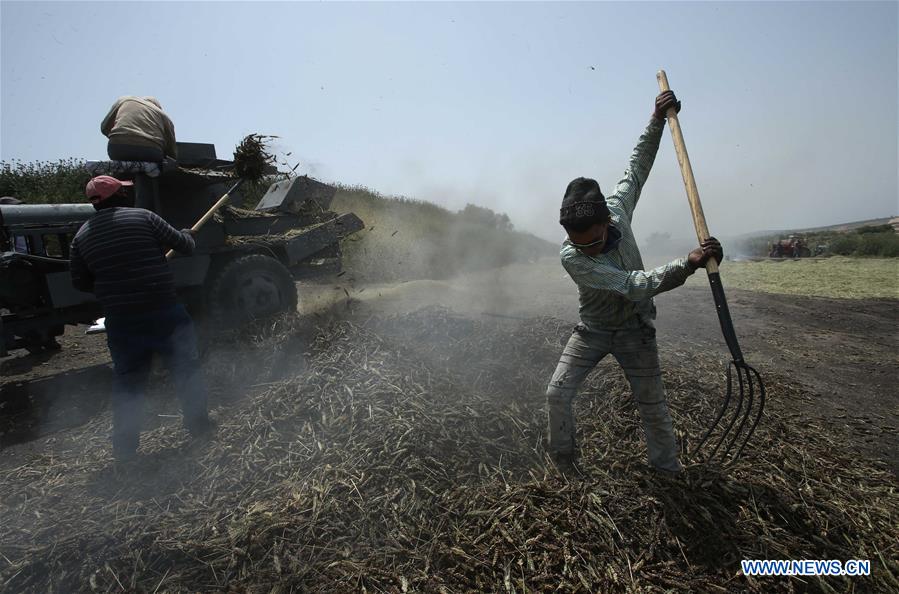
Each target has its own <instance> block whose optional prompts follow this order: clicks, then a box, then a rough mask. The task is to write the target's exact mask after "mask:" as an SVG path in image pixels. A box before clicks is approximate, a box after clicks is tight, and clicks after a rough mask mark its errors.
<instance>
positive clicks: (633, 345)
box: [546, 324, 682, 472]
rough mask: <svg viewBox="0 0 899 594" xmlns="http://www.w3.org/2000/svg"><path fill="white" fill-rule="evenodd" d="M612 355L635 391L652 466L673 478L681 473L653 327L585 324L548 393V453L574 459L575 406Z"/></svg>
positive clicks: (574, 337) (573, 336)
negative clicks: (599, 365)
mask: <svg viewBox="0 0 899 594" xmlns="http://www.w3.org/2000/svg"><path fill="white" fill-rule="evenodd" d="M609 353H611V354H612V356H613V357H615V359H617V360H618V363H619V364H620V365H621V367H622V369H624V374H625V375H626V376H627V380H628V382H629V383H630V385H631V390H632V391H633V394H634V400H635V401H636V403H637V410H638V411H639V413H640V418H641V420H642V421H643V431H644V433H645V435H646V446H647V450H648V451H649V463H650V464H652V465H653V466H655V467H656V468H661V469H663V470H668V471H672V472H677V471H679V470H681V469H682V466H681V464H680V462H679V461H678V459H677V443H676V441H675V438H674V429H673V428H672V425H671V417H670V416H669V414H668V404H667V402H666V399H665V388H664V387H663V386H662V370H661V368H660V367H659V353H658V350H657V348H656V338H655V328H652V327H642V328H634V329H625V330H614V331H612V330H593V329H590V328H587V326H585V325H584V324H578V325H577V326H576V327H575V329H574V332H572V334H571V338H569V339H568V344H566V345H565V350H563V351H562V356H561V357H560V358H559V364H558V365H557V366H556V370H555V372H554V373H553V376H552V379H551V380H550V382H549V387H548V388H547V389H546V401H547V408H548V411H547V417H548V419H547V420H548V425H549V427H548V429H549V443H548V448H547V449H548V451H549V452H550V453H552V454H563V455H570V454H573V453H574V412H573V409H572V402H573V401H574V397H575V395H576V394H577V389H578V387H579V386H580V385H581V384H582V383H583V381H584V380H585V379H586V377H587V374H588V373H590V371H591V370H592V369H593V368H594V367H596V364H597V363H599V362H600V361H601V360H602V359H603V358H604V357H605V356H606V355H608V354H609Z"/></svg>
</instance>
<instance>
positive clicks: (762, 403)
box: [732, 365, 765, 460]
mask: <svg viewBox="0 0 899 594" xmlns="http://www.w3.org/2000/svg"><path fill="white" fill-rule="evenodd" d="M746 369H747V372H746V375H747V376H748V375H749V372H750V371H751V372H752V373H754V374H755V377H756V379H757V380H758V384H759V410H758V412H757V413H756V414H755V420H754V421H753V422H752V425H751V426H750V427H749V431H747V432H746V437H745V438H744V439H743V443H742V444H740V449H738V450H737V452H736V453H735V454H734V456H733V458H732V460H736V459H737V458H739V457H740V454H741V453H743V448H745V447H746V444H747V443H749V438H750V437H752V434H753V433H754V432H755V428H756V426H757V425H758V424H759V421H760V420H761V419H762V411H764V410H765V384H764V382H762V376H760V375H759V372H758V371H756V370H755V369H754V368H752V367H749V366H748V365H747V366H746ZM748 414H749V412H748V411H747V415H748Z"/></svg>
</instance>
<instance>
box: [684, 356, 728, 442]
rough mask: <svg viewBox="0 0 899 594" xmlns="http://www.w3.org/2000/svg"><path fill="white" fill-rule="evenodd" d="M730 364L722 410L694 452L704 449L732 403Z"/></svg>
mask: <svg viewBox="0 0 899 594" xmlns="http://www.w3.org/2000/svg"><path fill="white" fill-rule="evenodd" d="M730 367H731V366H730V365H728V366H727V395H726V396H725V397H724V402H723V403H722V404H721V410H719V411H718V416H716V417H715V420H714V421H712V424H711V425H709V428H708V429H707V430H706V432H705V434H704V435H703V436H702V439H700V440H699V444H697V446H696V447H695V448H693V453H694V454H696V453H698V452H699V450H701V449H702V446H703V444H705V442H706V441H708V439H709V437H711V436H712V432H714V431H715V428H716V427H717V426H718V423H720V422H721V419H722V418H723V417H724V413H725V412H726V411H727V407H728V405H729V404H730V395H731V371H730Z"/></svg>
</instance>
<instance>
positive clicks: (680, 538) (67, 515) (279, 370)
mask: <svg viewBox="0 0 899 594" xmlns="http://www.w3.org/2000/svg"><path fill="white" fill-rule="evenodd" d="M569 332H570V326H569V325H568V324H565V323H563V322H559V321H558V320H552V319H539V320H530V321H527V322H523V323H521V322H514V323H512V322H495V321H490V322H480V321H473V320H470V319H463V318H457V317H455V316H454V315H452V314H451V313H450V312H447V311H445V310H441V309H430V310H424V311H421V312H417V313H414V314H410V315H405V316H401V317H397V318H390V319H373V320H368V321H367V322H365V323H363V324H361V325H358V324H356V323H353V322H350V321H338V322H333V323H328V324H325V325H323V326H322V327H321V328H319V329H318V330H316V331H315V332H310V331H309V330H301V329H299V328H293V327H292V326H291V322H289V321H287V322H281V324H280V325H279V326H277V327H276V328H274V329H273V330H272V331H271V332H270V335H269V336H268V338H266V339H265V340H263V341H261V342H258V343H257V344H256V345H255V347H253V348H254V353H255V354H254V353H246V354H244V356H243V357H242V358H241V359H239V360H235V359H234V358H233V357H230V356H221V357H212V358H211V359H210V360H209V362H208V364H209V369H208V372H209V374H210V377H213V378H215V379H214V380H213V382H214V386H218V387H219V390H218V392H219V393H218V395H217V398H218V402H219V404H220V406H219V408H218V409H217V410H216V411H215V414H216V416H217V417H218V418H219V420H220V430H219V434H218V437H217V438H216V440H215V441H214V442H212V443H208V444H193V445H187V444H185V439H186V438H185V437H184V434H183V432H182V430H181V429H180V428H179V427H178V426H177V423H176V422H175V421H172V422H170V423H163V424H162V425H160V426H158V427H156V428H154V429H152V430H150V431H148V432H146V433H145V434H144V436H143V441H142V450H141V451H142V453H143V455H144V458H145V459H144V461H143V462H142V463H141V465H140V466H139V467H138V468H135V469H131V470H127V469H126V470H115V469H114V468H113V467H112V465H111V462H110V460H109V451H108V442H107V441H106V431H107V428H108V421H109V419H108V417H106V418H103V419H98V420H97V421H96V422H94V423H92V424H91V425H88V426H85V427H84V428H83V429H82V430H81V432H80V433H78V434H76V435H73V436H71V437H72V439H71V442H70V443H69V445H68V446H65V445H61V444H60V445H56V446H52V445H51V446H50V447H49V448H48V449H49V450H53V453H52V454H51V453H49V451H48V452H47V453H44V454H36V455H35V456H34V458H33V459H30V460H28V461H27V462H23V463H21V464H19V465H16V467H15V468H9V467H8V465H7V467H4V469H3V471H2V474H0V517H2V518H3V524H4V529H3V536H2V541H0V553H2V556H0V590H7V591H34V592H49V591H62V590H72V589H75V590H88V589H93V590H97V591H108V590H129V591H136V590H140V591H147V592H156V591H159V592H161V591H183V590H193V591H197V590H227V591H235V592H236V591H247V592H269V591H273V592H288V591H294V590H295V591H328V592H347V591H368V592H375V591H392V592H399V591H402V592H406V591H422V592H469V591H499V592H533V591H547V590H556V589H558V590H561V591H582V592H599V591H604V592H605V591H615V592H617V591H622V592H623V591H655V590H665V589H669V590H670V589H678V590H680V589H689V590H692V591H702V592H713V591H722V592H725V591H726V592H731V591H754V592H772V591H774V592H791V591H828V592H829V591H833V590H836V591H850V590H851V591H887V590H893V591H895V589H896V587H897V586H899V583H897V581H896V576H897V575H899V573H897V566H896V563H895V558H896V557H897V555H896V548H895V547H896V542H895V535H896V518H897V511H899V502H897V497H896V494H895V479H894V477H892V475H889V474H887V473H886V472H885V471H884V470H883V468H882V466H879V465H877V464H874V463H871V462H867V461H864V460H856V459H855V458H854V457H853V455H852V452H851V449H850V447H849V445H848V444H847V443H846V441H845V436H843V435H841V434H840V433H839V431H838V430H837V429H832V428H826V427H815V426H810V425H809V424H808V423H807V422H804V421H803V419H802V417H801V415H800V413H799V412H798V410H799V408H797V407H796V406H795V405H796V404H797V403H798V404H801V405H802V406H808V405H809V404H810V399H812V398H813V395H810V394H805V393H802V392H800V391H798V390H797V389H795V388H792V387H791V386H790V385H789V384H788V383H787V382H784V381H782V379H779V378H775V377H770V376H766V379H767V383H768V385H769V390H770V413H768V414H767V416H766V419H765V421H764V423H763V424H762V425H761V426H760V427H759V430H758V433H757V436H756V438H755V439H754V441H753V443H751V444H750V446H749V449H748V451H747V456H746V459H745V460H743V461H741V462H739V463H738V464H737V465H736V466H735V467H734V468H733V469H731V470H730V471H729V472H727V473H722V472H719V471H715V470H702V469H701V468H698V467H691V468H689V469H688V472H687V473H686V476H684V477H683V478H682V479H677V480H670V479H669V480H666V479H662V478H660V477H657V476H655V475H654V474H653V473H651V472H649V471H647V470H646V469H645V467H644V449H643V445H642V436H641V433H640V429H639V419H638V417H637V415H636V412H635V411H634V409H633V407H632V406H631V404H630V402H629V391H628V389H627V385H626V381H625V379H624V377H623V376H622V375H621V373H620V372H619V371H618V370H617V368H616V367H615V366H614V365H613V364H612V363H611V362H604V363H603V364H602V365H601V367H600V371H599V373H595V374H594V375H593V376H591V379H590V380H589V381H588V383H587V385H586V386H585V388H584V391H583V396H582V398H581V399H580V401H579V406H578V412H579V420H580V423H579V428H580V430H581V432H582V435H581V436H580V441H581V444H582V452H583V459H582V463H581V468H580V471H579V472H577V471H568V472H564V473H563V472H560V471H559V470H558V469H557V468H555V466H553V465H552V463H551V462H550V461H549V460H548V459H547V458H546V456H545V455H544V452H543V449H542V445H541V439H542V432H543V423H544V419H543V396H542V393H543V389H544V387H545V383H546V381H547V378H548V377H549V374H550V372H551V371H552V368H553V365H554V364H555V361H556V358H557V357H558V354H559V352H560V350H561V344H560V343H561V342H562V341H564V340H565V339H566V338H567V335H568V333H569ZM665 357H666V358H665V359H664V360H663V367H664V369H665V374H666V375H665V381H666V385H667V387H668V395H669V400H670V402H671V407H672V414H673V416H674V419H675V425H676V427H677V428H678V429H679V430H683V431H685V432H686V433H687V434H690V435H698V434H699V432H700V429H701V427H703V426H704V425H705V424H706V423H707V422H708V420H709V419H710V418H711V414H712V412H713V409H714V405H715V403H716V402H717V401H718V398H719V397H720V395H721V389H722V383H721V382H722V377H723V376H722V366H721V362H720V361H713V360H704V359H701V358H698V357H697V355H696V353H691V352H683V351H677V350H668V351H667V355H665ZM248 375H253V378H254V379H252V380H250V381H252V382H258V385H256V387H254V388H247V391H248V393H247V395H246V396H245V397H244V398H243V399H241V400H227V401H226V399H225V398H226V396H225V395H223V394H221V389H222V387H223V386H225V385H229V384H232V383H236V382H237V380H240V379H241V378H243V379H244V380H246V377H247V376H248ZM214 400H215V399H214ZM170 404H171V405H172V406H174V403H170ZM743 558H748V559H764V558H783V559H804V558H805V559H843V560H845V559H853V558H861V559H870V560H871V562H872V572H873V575H872V576H871V577H868V578H826V579H823V578H822V579H817V578H802V579H800V578H757V579H748V578H745V577H742V576H741V575H740V565H739V561H740V559H743Z"/></svg>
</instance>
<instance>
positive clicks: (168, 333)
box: [106, 304, 209, 455]
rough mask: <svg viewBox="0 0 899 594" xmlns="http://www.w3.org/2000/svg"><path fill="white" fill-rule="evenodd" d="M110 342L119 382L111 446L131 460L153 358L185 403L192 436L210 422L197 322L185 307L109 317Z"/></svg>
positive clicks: (185, 422)
mask: <svg viewBox="0 0 899 594" xmlns="http://www.w3.org/2000/svg"><path fill="white" fill-rule="evenodd" d="M106 342H107V345H108V346H109V354H110V355H111V357H112V364H113V369H114V371H115V379H114V385H113V395H112V424H113V428H112V446H113V450H114V451H115V452H116V453H117V454H121V455H129V454H132V453H133V452H134V451H136V450H137V446H138V443H139V440H140V426H141V417H142V414H143V411H142V409H143V399H144V392H145V390H146V386H147V381H148V379H149V375H150V369H151V365H152V362H153V356H154V355H160V356H161V357H162V359H163V362H164V363H165V365H166V367H167V368H168V370H169V373H170V375H171V378H172V382H173V383H174V385H175V392H176V393H177V395H178V400H180V402H181V412H182V414H183V417H184V426H185V427H186V428H187V429H188V430H189V431H191V432H192V433H193V432H198V431H201V430H202V429H204V427H205V426H206V424H207V423H209V417H208V415H207V403H206V400H207V396H206V382H205V380H204V378H203V372H202V369H201V367H200V361H199V356H198V353H197V336H196V332H195V330H194V325H193V321H192V320H191V319H190V315H189V314H188V313H187V310H185V309H184V306H183V305H180V304H177V305H170V306H166V307H164V308H162V309H159V310H155V311H149V312H142V313H135V314H127V315H107V316H106Z"/></svg>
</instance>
